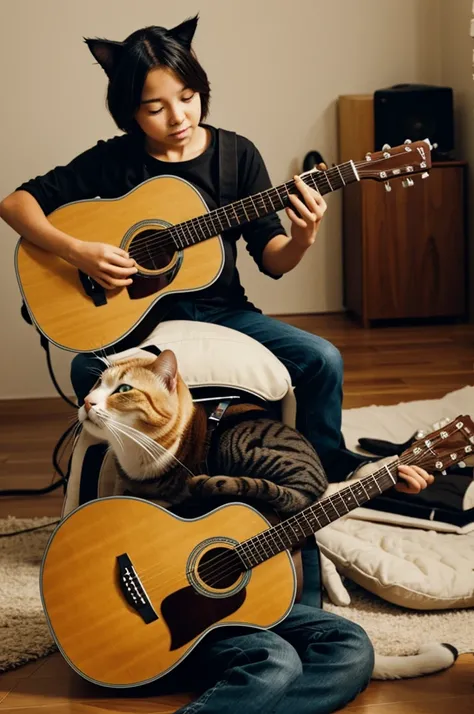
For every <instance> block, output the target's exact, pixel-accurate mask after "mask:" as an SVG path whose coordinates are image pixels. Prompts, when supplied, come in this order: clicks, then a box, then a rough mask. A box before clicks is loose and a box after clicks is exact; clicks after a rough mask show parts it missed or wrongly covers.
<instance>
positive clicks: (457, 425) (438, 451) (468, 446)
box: [400, 416, 474, 473]
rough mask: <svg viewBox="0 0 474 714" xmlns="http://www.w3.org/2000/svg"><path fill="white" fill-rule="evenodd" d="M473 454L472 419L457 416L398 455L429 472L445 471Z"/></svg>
mask: <svg viewBox="0 0 474 714" xmlns="http://www.w3.org/2000/svg"><path fill="white" fill-rule="evenodd" d="M473 453H474V422H473V421H472V419H471V417H470V416H458V417H456V419H453V420H452V421H450V422H449V424H445V425H444V426H443V427H441V429H438V430H437V431H433V432H431V434H428V435H427V436H426V437H424V438H423V439H419V440H418V441H415V442H414V443H413V444H412V445H411V446H410V448H409V449H406V451H404V452H403V454H402V455H401V456H400V461H401V462H402V463H405V464H412V465H416V466H421V468H423V469H425V470H426V471H428V472H429V473H431V472H433V471H444V470H445V469H447V468H448V467H449V466H453V464H457V463H459V462H460V461H463V460H464V459H466V458H467V457H468V456H469V455H470V454H473Z"/></svg>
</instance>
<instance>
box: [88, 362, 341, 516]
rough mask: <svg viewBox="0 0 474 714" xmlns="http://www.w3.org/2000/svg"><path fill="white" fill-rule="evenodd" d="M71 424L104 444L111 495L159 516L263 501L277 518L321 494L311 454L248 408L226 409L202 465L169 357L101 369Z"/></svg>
mask: <svg viewBox="0 0 474 714" xmlns="http://www.w3.org/2000/svg"><path fill="white" fill-rule="evenodd" d="M79 420H80V421H81V422H82V423H83V426H84V428H85V429H86V430H87V431H88V432H89V433H90V434H92V435H93V436H96V437H99V438H101V439H103V440H106V441H107V442H108V443H109V444H110V447H111V449H112V450H113V452H114V455H115V457H116V459H117V466H118V471H119V474H120V477H119V480H118V482H117V490H116V492H117V493H124V492H128V493H130V494H132V495H135V496H142V497H146V498H150V499H153V500H155V501H158V502H160V503H161V504H162V505H165V506H169V505H171V506H174V505H177V504H180V503H182V502H184V501H188V500H189V499H197V498H199V500H202V497H203V496H204V497H206V498H213V497H224V498H227V497H230V498H232V499H242V500H245V501H258V502H262V501H265V502H266V503H268V505H269V506H270V507H271V508H272V509H273V510H275V511H276V512H278V513H281V514H284V515H285V516H286V515H290V514H292V513H296V512H297V511H300V510H301V509H302V508H305V507H306V506H309V505H310V504H311V503H314V501H316V500H317V499H318V498H319V497H320V496H321V495H322V493H324V491H325V489H326V486H327V480H326V476H325V473H324V470H323V468H322V465H321V462H320V460H319V457H318V455H317V454H316V452H315V450H314V449H313V447H312V446H311V444H310V443H309V442H308V441H307V440H306V439H305V438H304V437H303V436H302V435H301V434H299V433H298V432H297V431H295V430H294V429H292V428H290V427H289V426H286V425H284V424H282V423H281V422H279V421H276V420H275V419H273V418H269V416H268V414H267V413H266V412H265V410H264V408H263V407H260V406H256V405H251V404H246V405H245V404H240V403H239V404H238V405H235V406H232V405H231V406H230V407H229V408H228V410H227V411H226V413H225V414H224V417H223V419H222V421H221V423H220V425H219V428H218V429H217V430H216V432H215V436H214V438H213V439H212V442H211V445H210V449H209V453H208V454H207V459H206V458H205V457H206V454H205V450H206V434H207V415H206V412H205V410H204V408H203V406H201V405H200V404H195V403H194V402H193V399H192V396H191V392H190V391H189V389H188V387H187V385H186V384H185V382H184V381H183V379H182V378H181V376H180V374H179V372H178V367H177V362H176V357H175V355H174V353H173V352H172V351H171V350H165V351H164V352H162V353H161V354H160V355H159V356H158V357H154V356H153V357H150V358H132V359H127V360H122V361H119V362H116V363H115V364H113V365H110V366H109V367H108V368H107V369H106V370H105V371H104V372H103V373H102V375H101V378H100V380H99V382H98V383H97V384H96V385H95V387H94V389H93V390H92V391H91V392H90V393H89V395H88V396H87V397H86V400H85V403H84V405H83V406H82V407H81V408H80V410H79ZM204 461H207V466H208V467H209V470H208V471H206V473H203V471H202V466H203V462H204Z"/></svg>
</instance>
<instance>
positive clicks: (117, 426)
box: [107, 416, 156, 459]
mask: <svg viewBox="0 0 474 714" xmlns="http://www.w3.org/2000/svg"><path fill="white" fill-rule="evenodd" d="M110 421H113V422H114V426H115V428H116V429H117V430H118V431H119V432H120V433H122V434H124V436H128V438H129V439H131V440H132V441H134V442H135V443H136V445H137V446H140V447H141V448H142V449H143V450H144V451H146V452H147V454H148V455H149V456H150V458H152V459H156V453H155V454H154V453H153V452H152V451H150V449H149V448H148V447H147V446H146V445H145V444H144V443H143V442H140V441H139V439H138V438H137V436H136V435H135V434H130V433H127V432H126V431H125V429H123V428H122V427H123V426H124V425H123V424H120V422H117V421H115V419H114V420H112V419H111V417H110V416H108V418H107V422H108V426H109V428H110ZM138 434H140V432H138Z"/></svg>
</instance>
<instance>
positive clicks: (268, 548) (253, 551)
mask: <svg viewBox="0 0 474 714" xmlns="http://www.w3.org/2000/svg"><path fill="white" fill-rule="evenodd" d="M397 471H398V462H394V463H393V464H389V465H388V466H384V467H383V468H382V469H379V470H378V471H376V472H375V473H374V474H371V475H370V476H366V477H365V478H363V479H361V480H360V481H354V483H352V484H351V485H349V486H346V487H345V488H343V489H342V490H341V491H338V492H337V493H335V494H334V495H333V496H329V497H328V498H325V499H323V500H322V501H318V502H317V503H315V504H314V505H313V506H310V507H309V508H305V509H304V510H303V511H301V512H300V513H297V514H296V515H295V516H292V517H291V518H288V519H287V520H285V521H282V522H281V523H278V524H277V525H276V526H273V527H272V528H269V529H268V530H265V531H262V532H261V533H258V534H257V535H256V536H253V537H252V538H249V539H248V540H246V541H243V542H242V543H240V544H239V545H238V546H237V547H236V549H235V550H236V552H237V554H238V556H239V558H240V560H241V561H242V563H243V565H244V567H245V568H247V569H250V568H254V567H255V566H256V565H259V564H260V563H263V562H264V561H265V560H268V559H269V558H272V557H273V556H274V555H277V553H281V552H282V551H283V550H288V549H290V548H292V547H293V546H295V545H298V544H299V543H302V542H304V540H305V539H306V538H307V537H308V536H309V535H311V534H312V533H316V532H317V531H318V530H319V529H320V528H324V526H327V525H328V524H329V523H332V522H333V521H335V520H337V519H338V518H340V517H341V516H344V515H345V514H346V513H349V512H350V511H352V510H354V509H355V508H358V506H362V505H363V504H364V503H367V501H370V500H371V499H372V498H374V497H375V496H378V495H379V494H381V493H383V491H386V490H387V489H388V488H390V487H391V486H393V485H394V484H395V483H396V482H397V476H396V475H395V474H396V473H397Z"/></svg>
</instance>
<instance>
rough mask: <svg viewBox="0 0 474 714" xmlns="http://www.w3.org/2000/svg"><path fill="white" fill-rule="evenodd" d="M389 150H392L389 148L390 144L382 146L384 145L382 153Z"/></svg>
mask: <svg viewBox="0 0 474 714" xmlns="http://www.w3.org/2000/svg"><path fill="white" fill-rule="evenodd" d="M391 148H392V147H391V146H390V144H384V145H383V146H382V151H388V150H389V149H391Z"/></svg>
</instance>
